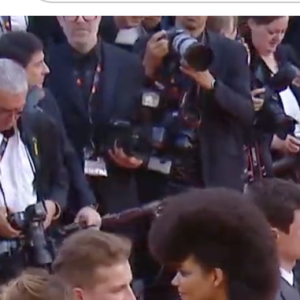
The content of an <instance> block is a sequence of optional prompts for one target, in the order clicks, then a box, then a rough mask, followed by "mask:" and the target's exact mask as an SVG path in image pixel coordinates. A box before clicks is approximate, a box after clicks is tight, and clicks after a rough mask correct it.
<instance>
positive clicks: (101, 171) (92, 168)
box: [84, 157, 107, 177]
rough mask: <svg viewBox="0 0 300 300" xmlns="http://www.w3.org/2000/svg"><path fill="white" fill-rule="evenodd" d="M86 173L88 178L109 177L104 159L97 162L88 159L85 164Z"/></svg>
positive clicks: (98, 159) (100, 158)
mask: <svg viewBox="0 0 300 300" xmlns="http://www.w3.org/2000/svg"><path fill="white" fill-rule="evenodd" d="M84 173H85V175H88V176H94V177H95V176H102V177H107V169H106V163H105V161H104V159H103V158H102V157H99V158H97V160H92V159H86V160H85V162H84Z"/></svg>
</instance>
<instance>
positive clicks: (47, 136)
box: [40, 116, 69, 210]
mask: <svg viewBox="0 0 300 300" xmlns="http://www.w3.org/2000/svg"><path fill="white" fill-rule="evenodd" d="M41 117H43V121H42V122H43V123H44V126H41V128H40V135H41V136H40V140H43V146H42V155H41V156H42V157H41V168H42V170H43V171H42V172H43V173H44V174H46V173H47V174H48V176H46V177H48V180H47V186H46V189H45V191H46V192H45V194H44V199H47V200H52V201H55V202H57V203H58V204H59V206H60V207H61V209H62V210H63V209H64V208H65V207H66V205H67V196H68V190H69V178H68V174H67V171H66V168H65V166H64V159H63V153H62V148H63V145H62V140H61V138H60V136H59V130H58V128H57V126H56V125H55V123H54V122H51V120H49V119H47V118H45V116H41ZM42 122H40V124H42ZM46 168H47V169H48V170H46ZM42 176H43V175H42Z"/></svg>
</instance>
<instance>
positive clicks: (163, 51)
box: [143, 30, 169, 78]
mask: <svg viewBox="0 0 300 300" xmlns="http://www.w3.org/2000/svg"><path fill="white" fill-rule="evenodd" d="M168 52H169V41H168V40H167V39H166V32H165V31H164V30H162V31H159V32H157V33H155V34H153V36H152V37H151V38H150V40H149V41H148V43H147V47H146V52H145V55H144V59H143V65H144V67H145V73H146V75H147V76H148V77H150V78H152V77H154V76H155V72H156V70H157V68H159V66H160V65H161V63H162V60H163V58H164V57H165V56H166V55H167V54H168Z"/></svg>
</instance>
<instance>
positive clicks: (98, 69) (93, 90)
mask: <svg viewBox="0 0 300 300" xmlns="http://www.w3.org/2000/svg"><path fill="white" fill-rule="evenodd" d="M101 71H102V67H101V64H100V62H98V63H97V66H96V69H95V71H94V76H93V81H92V87H91V90H90V93H89V97H88V115H89V122H90V124H91V125H93V120H92V112H93V111H92V103H93V98H94V95H95V94H96V92H97V90H98V83H99V80H100V73H101ZM76 84H77V86H78V87H79V88H80V89H83V88H84V87H83V78H82V77H79V76H78V77H77V79H76ZM90 146H91V147H92V149H90V150H91V152H94V151H95V145H94V142H93V134H91V136H90ZM89 154H91V153H89ZM87 156H90V155H87Z"/></svg>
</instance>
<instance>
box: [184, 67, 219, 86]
mask: <svg viewBox="0 0 300 300" xmlns="http://www.w3.org/2000/svg"><path fill="white" fill-rule="evenodd" d="M180 70H181V71H182V72H183V73H184V74H185V75H187V76H189V77H190V78H191V79H193V80H194V81H195V83H196V84H197V85H199V86H200V87H201V88H203V89H204V90H212V89H213V88H214V83H215V79H214V77H213V76H212V75H211V73H210V72H209V71H208V70H206V71H203V72H198V71H196V70H194V69H192V68H190V67H185V66H181V67H180Z"/></svg>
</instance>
